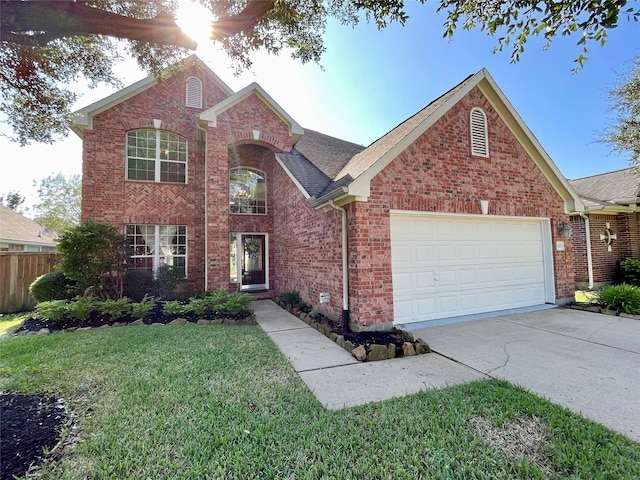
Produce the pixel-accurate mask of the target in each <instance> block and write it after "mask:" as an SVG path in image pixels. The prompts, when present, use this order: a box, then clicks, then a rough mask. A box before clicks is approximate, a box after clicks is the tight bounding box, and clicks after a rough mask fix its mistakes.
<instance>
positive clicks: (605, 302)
mask: <svg viewBox="0 0 640 480" xmlns="http://www.w3.org/2000/svg"><path fill="white" fill-rule="evenodd" d="M598 303H599V304H600V305H602V306H604V307H607V308H610V309H612V310H617V311H618V312H624V313H628V314H631V315H637V314H639V313H640V288H638V287H636V286H633V285H629V284H626V283H621V284H620V285H608V286H606V287H602V289H601V290H600V291H599V292H598Z"/></svg>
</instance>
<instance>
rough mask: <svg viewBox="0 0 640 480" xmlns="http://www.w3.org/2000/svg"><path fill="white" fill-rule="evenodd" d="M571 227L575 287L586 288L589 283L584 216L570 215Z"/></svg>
mask: <svg viewBox="0 0 640 480" xmlns="http://www.w3.org/2000/svg"><path fill="white" fill-rule="evenodd" d="M571 229H572V234H571V244H572V245H573V269H574V271H575V282H576V288H586V286H588V284H589V264H588V263H587V242H586V224H585V221H584V218H582V217H579V216H577V215H576V216H572V217H571Z"/></svg>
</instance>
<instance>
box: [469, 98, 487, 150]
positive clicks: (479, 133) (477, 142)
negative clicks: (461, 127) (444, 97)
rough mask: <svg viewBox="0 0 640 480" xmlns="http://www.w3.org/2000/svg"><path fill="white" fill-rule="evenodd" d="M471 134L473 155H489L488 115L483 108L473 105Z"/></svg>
mask: <svg viewBox="0 0 640 480" xmlns="http://www.w3.org/2000/svg"><path fill="white" fill-rule="evenodd" d="M469 135H470V139H471V155H473V156H476V157H485V158H486V157H489V135H488V130H487V115H486V114H485V113H484V110H482V109H481V108H478V107H473V108H472V109H471V112H470V113H469Z"/></svg>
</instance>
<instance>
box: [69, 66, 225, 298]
mask: <svg viewBox="0 0 640 480" xmlns="http://www.w3.org/2000/svg"><path fill="white" fill-rule="evenodd" d="M189 76H197V77H198V78H200V79H201V80H202V83H203V107H204V108H203V110H204V109H206V108H209V107H211V106H213V105H215V104H217V103H219V102H220V101H222V100H223V99H224V98H225V97H226V94H225V93H224V92H223V91H222V90H221V89H220V87H219V86H218V85H217V84H215V83H214V82H212V81H211V79H209V78H208V77H207V76H206V75H204V74H203V73H202V71H200V70H199V69H198V68H196V67H192V68H190V69H188V70H186V71H185V72H183V73H179V74H176V75H175V76H173V77H171V78H169V79H165V80H163V81H161V82H160V83H158V84H156V85H154V86H152V87H150V88H148V89H147V90H145V91H143V92H141V93H140V94H138V95H136V96H134V97H132V98H129V99H127V100H125V101H123V102H121V103H120V104H118V105H116V106H115V107H112V108H110V109H108V110H106V111H104V112H102V113H100V114H98V115H96V116H95V117H94V119H93V130H90V131H89V130H88V131H86V132H85V134H84V140H83V171H82V219H83V220H96V221H100V222H108V223H111V224H114V225H117V226H119V227H123V225H124V224H128V223H146V224H165V225H166V224H180V225H187V235H188V245H187V248H188V267H187V268H188V272H189V278H190V279H191V280H192V282H193V285H194V286H195V288H197V289H202V288H203V286H204V263H203V261H202V259H203V258H204V244H203V239H204V211H203V209H202V208H200V207H198V205H202V204H203V202H204V178H205V175H204V152H202V151H198V150H199V146H198V142H197V135H196V122H195V115H196V114H197V113H199V112H200V111H201V110H200V109H194V108H189V107H186V106H185V105H184V103H185V82H186V79H187V78H188V77H189ZM154 119H160V120H162V127H161V128H162V129H163V130H168V131H170V132H173V133H176V134H178V135H181V136H183V137H185V138H186V139H187V141H188V159H187V174H188V177H187V184H186V185H181V184H180V185H178V184H160V183H154V182H137V181H135V182H134V181H126V180H125V176H126V172H125V169H126V160H125V144H126V134H127V132H128V131H129V130H133V129H138V128H153V120H154ZM200 149H201V147H200Z"/></svg>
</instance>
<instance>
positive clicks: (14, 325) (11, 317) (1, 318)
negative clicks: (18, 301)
mask: <svg viewBox="0 0 640 480" xmlns="http://www.w3.org/2000/svg"><path fill="white" fill-rule="evenodd" d="M27 316H28V313H5V314H2V315H0V337H1V336H3V335H7V334H9V333H13V332H15V331H16V330H17V329H18V327H19V326H20V325H21V324H22V322H23V321H24V320H25V318H27Z"/></svg>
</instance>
